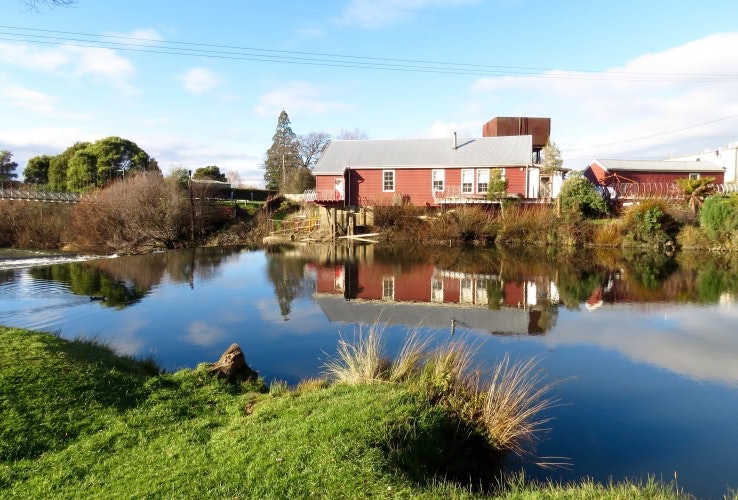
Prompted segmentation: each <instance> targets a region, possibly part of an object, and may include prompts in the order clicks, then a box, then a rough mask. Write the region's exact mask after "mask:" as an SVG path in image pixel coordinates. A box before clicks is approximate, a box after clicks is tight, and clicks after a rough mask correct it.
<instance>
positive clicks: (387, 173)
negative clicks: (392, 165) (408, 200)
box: [382, 170, 395, 193]
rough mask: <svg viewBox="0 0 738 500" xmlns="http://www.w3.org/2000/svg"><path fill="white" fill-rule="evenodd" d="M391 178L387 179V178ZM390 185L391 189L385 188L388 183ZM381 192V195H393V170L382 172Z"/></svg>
mask: <svg viewBox="0 0 738 500" xmlns="http://www.w3.org/2000/svg"><path fill="white" fill-rule="evenodd" d="M388 175H389V176H391V179H389V178H388V177H387V176H388ZM390 182H391V183H392V186H391V188H389V189H388V188H387V184H388V183H390ZM382 192H383V193H394V192H395V171H394V170H382Z"/></svg>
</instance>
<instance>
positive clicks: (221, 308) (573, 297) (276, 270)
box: [0, 246, 738, 497]
mask: <svg viewBox="0 0 738 500" xmlns="http://www.w3.org/2000/svg"><path fill="white" fill-rule="evenodd" d="M737 260H738V259H737V258H736V256H733V255H718V256H715V255H709V254H704V253H703V254H693V255H690V254H685V253H682V254H678V255H677V256H675V257H671V256H666V255H660V254H649V253H645V252H635V253H630V254H622V253H619V252H613V251H610V250H602V249H597V250H588V251H585V250H577V251H576V252H572V253H565V254H559V255H552V254H530V255H527V254H526V253H525V252H524V251H521V250H514V251H513V250H500V251H491V250H482V249H475V250H464V249H458V248H445V249H441V250H428V249H422V248H400V249H393V248H380V247H371V246H357V247H318V246H306V247H294V248H281V249H280V248H274V249H270V250H267V251H249V250H245V249H239V248H216V249H199V250H197V251H192V250H187V251H172V252H166V253H162V254H155V255H146V256H136V257H122V258H118V259H105V260H99V261H90V262H81V263H75V264H65V265H54V266H47V267H38V268H30V269H13V270H9V271H2V272H0V323H2V324H6V325H10V326H20V327H28V328H39V329H46V330H58V331H60V333H61V335H63V336H65V337H70V338H71V337H77V336H89V337H97V338H99V339H100V340H102V341H105V342H108V343H109V344H111V345H112V346H113V347H115V348H116V349H117V350H118V351H120V352H121V353H124V354H134V355H140V356H153V357H154V358H155V359H157V360H158V361H159V362H160V363H161V364H162V365H163V366H164V367H165V368H166V369H167V370H174V369H177V368H181V367H188V366H189V367H192V366H195V365H196V364H197V363H199V362H202V361H215V360H216V359H217V358H218V357H219V355H220V353H221V352H223V350H224V349H225V348H226V347H228V345H230V343H232V342H237V343H239V344H240V345H241V346H242V347H243V349H244V351H245V353H246V356H247V360H248V362H249V364H250V365H252V366H253V367H254V368H255V369H257V370H258V371H259V372H260V373H261V374H262V375H263V376H264V377H265V378H266V379H267V381H272V380H275V379H279V380H284V381H287V382H288V383H290V384H294V383H296V382H297V381H298V380H299V379H301V378H304V377H310V376H315V375H318V374H319V373H321V371H322V370H323V369H324V363H325V361H326V360H327V358H328V357H329V356H330V355H332V354H333V353H335V351H336V346H337V344H338V341H339V338H340V336H341V335H343V336H345V337H348V338H350V337H351V335H352V333H353V332H354V331H355V329H356V328H357V326H358V325H359V324H360V323H374V322H380V323H385V324H386V326H385V329H386V330H385V331H386V338H387V349H388V354H389V355H393V354H394V352H393V350H395V352H396V350H397V349H399V348H400V346H401V345H402V342H403V340H404V338H405V336H406V335H407V333H408V331H409V330H411V329H414V328H415V327H417V326H418V325H421V327H420V328H418V330H417V331H418V335H420V336H422V337H423V338H425V339H428V340H429V342H430V343H431V344H433V343H438V342H443V341H446V340H448V338H449V336H450V335H456V336H461V337H463V338H466V339H468V340H469V341H470V342H473V343H474V344H475V345H476V346H477V356H478V357H479V358H481V360H482V363H480V364H483V365H490V364H491V363H493V362H494V361H495V360H500V359H502V358H503V357H504V356H505V355H508V354H509V355H510V356H511V358H512V359H526V358H529V357H537V358H539V359H540V360H541V367H542V368H543V369H545V370H546V372H547V373H548V374H549V376H550V377H551V378H552V379H553V380H567V382H565V383H563V384H560V385H558V386H557V391H558V394H557V395H556V396H557V397H558V398H560V399H561V400H562V401H563V402H564V403H566V404H565V405H564V406H561V407H557V408H554V409H551V410H549V412H548V414H547V416H550V417H553V418H554V420H553V421H552V423H551V427H552V429H553V430H552V432H551V434H550V435H549V436H548V439H546V440H544V441H543V442H542V443H541V444H540V447H539V455H542V456H564V457H567V458H568V459H570V461H571V462H572V463H573V467H572V470H571V471H556V472H553V473H551V472H546V473H545V474H546V476H543V477H552V478H554V479H574V478H577V477H582V476H585V475H589V476H592V477H594V478H595V479H598V480H602V481H606V480H607V479H608V477H610V476H612V477H613V478H616V479H618V478H626V477H630V478H633V477H636V478H638V477H644V475H645V474H647V473H654V474H657V475H659V474H660V475H661V476H662V477H664V478H671V477H673V474H674V471H677V472H678V474H679V478H680V482H679V484H680V486H683V487H685V488H687V489H688V490H690V491H692V492H693V493H695V494H697V495H698V496H699V497H710V496H712V497H715V496H721V495H722V494H723V493H725V491H726V486H732V487H738V484H736V483H735V481H736V477H735V470H736V461H735V458H734V451H735V449H738V435H736V433H735V431H734V423H735V422H736V421H738V335H735V333H734V331H735V324H736V319H737V318H738V305H737V304H736V300H735V297H737V296H738V295H737V294H738V261H737ZM93 295H94V296H105V297H106V301H104V302H103V301H96V302H91V301H90V300H89V296H93ZM531 473H533V474H541V472H540V471H532V472H531Z"/></svg>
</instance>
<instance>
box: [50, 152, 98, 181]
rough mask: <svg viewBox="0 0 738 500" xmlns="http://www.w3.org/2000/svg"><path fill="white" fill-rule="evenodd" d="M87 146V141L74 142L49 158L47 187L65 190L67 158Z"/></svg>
mask: <svg viewBox="0 0 738 500" xmlns="http://www.w3.org/2000/svg"><path fill="white" fill-rule="evenodd" d="M89 146H90V143H89V142H75V143H74V144H73V145H71V146H69V147H68V148H67V149H65V150H64V151H63V152H62V153H61V154H58V155H56V156H54V157H52V158H51V161H50V162H49V189H51V190H52V191H66V190H67V169H68V167H69V159H70V158H71V157H72V156H74V153H76V152H77V151H80V150H83V149H87V148H88V147H89Z"/></svg>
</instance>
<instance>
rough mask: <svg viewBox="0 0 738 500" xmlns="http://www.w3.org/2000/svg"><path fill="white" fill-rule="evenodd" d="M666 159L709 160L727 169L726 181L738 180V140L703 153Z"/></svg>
mask: <svg viewBox="0 0 738 500" xmlns="http://www.w3.org/2000/svg"><path fill="white" fill-rule="evenodd" d="M666 161H709V162H711V163H714V164H715V165H718V166H720V167H723V168H724V169H725V182H735V181H737V180H738V142H731V143H730V144H728V145H727V146H722V147H719V148H717V149H705V150H704V151H702V152H701V153H694V154H688V155H682V156H674V157H672V158H667V159H666Z"/></svg>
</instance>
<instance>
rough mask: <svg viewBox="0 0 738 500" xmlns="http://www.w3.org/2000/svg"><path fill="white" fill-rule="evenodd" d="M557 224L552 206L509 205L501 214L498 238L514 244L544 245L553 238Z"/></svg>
mask: <svg viewBox="0 0 738 500" xmlns="http://www.w3.org/2000/svg"><path fill="white" fill-rule="evenodd" d="M557 224H558V216H557V215H556V210H554V209H553V208H549V207H522V206H511V207H509V208H507V209H506V210H505V211H504V214H503V216H502V227H501V228H500V232H499V234H498V239H499V240H501V241H502V242H504V243H507V244H514V245H545V244H546V243H547V242H548V240H549V239H552V238H553V234H554V232H555V230H556V226H557Z"/></svg>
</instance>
